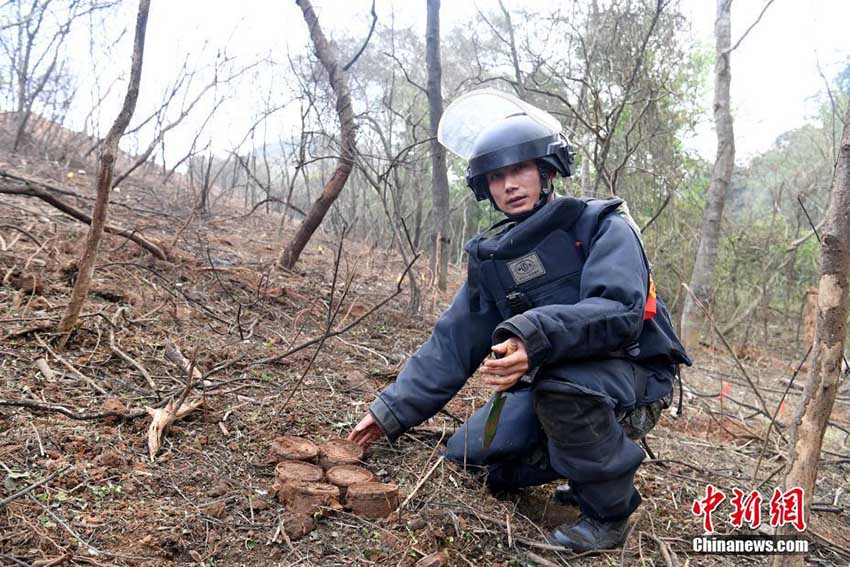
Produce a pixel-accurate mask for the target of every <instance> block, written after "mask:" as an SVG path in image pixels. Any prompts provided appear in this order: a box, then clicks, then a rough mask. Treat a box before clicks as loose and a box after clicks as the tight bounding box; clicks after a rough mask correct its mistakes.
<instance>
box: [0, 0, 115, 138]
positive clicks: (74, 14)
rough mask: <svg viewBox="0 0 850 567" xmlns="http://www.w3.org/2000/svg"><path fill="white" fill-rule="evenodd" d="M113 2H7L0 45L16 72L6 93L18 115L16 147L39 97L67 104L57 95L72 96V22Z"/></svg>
mask: <svg viewBox="0 0 850 567" xmlns="http://www.w3.org/2000/svg"><path fill="white" fill-rule="evenodd" d="M113 5H115V2H113V1H109V2H101V1H97V0H70V1H68V2H64V3H60V2H52V1H51V0H33V1H32V2H31V3H25V2H11V3H9V4H8V5H5V6H3V12H2V20H0V22H2V23H0V50H2V52H3V55H4V56H5V58H6V59H7V61H8V66H9V70H10V72H11V74H12V76H11V77H9V81H8V85H9V89H10V92H8V93H7V99H9V100H10V101H11V103H12V107H13V108H14V111H15V113H16V115H17V127H16V129H15V135H14V139H13V142H12V148H13V151H17V150H18V148H19V146H20V144H21V141H22V140H23V136H24V133H25V132H26V128H27V125H28V123H29V121H30V117H31V116H32V113H33V110H34V108H35V107H36V105H37V104H38V103H49V102H51V101H52V102H53V103H54V104H56V105H59V106H64V107H67V104H68V101H67V100H63V101H58V100H56V97H57V96H60V95H64V97H65V98H66V99H67V98H68V97H70V92H71V90H72V89H71V88H70V86H69V85H68V84H67V83H68V82H69V78H68V76H67V75H66V74H65V73H64V72H63V66H64V53H65V42H66V40H67V38H68V34H69V33H70V31H71V28H72V26H73V25H74V24H75V23H76V22H77V21H78V20H80V19H82V18H83V17H85V16H87V15H89V14H91V13H93V12H95V11H98V10H103V9H106V8H109V7H111V6H113ZM12 10H14V12H12Z"/></svg>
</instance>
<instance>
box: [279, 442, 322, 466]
mask: <svg viewBox="0 0 850 567" xmlns="http://www.w3.org/2000/svg"><path fill="white" fill-rule="evenodd" d="M318 454H319V448H318V447H316V444H315V443H313V442H312V441H308V440H307V439H304V438H303V437H295V436H293V435H281V436H280V437H275V439H274V441H272V444H271V446H270V447H269V461H271V462H272V463H279V462H280V461H309V460H312V459H315V458H316V455H318Z"/></svg>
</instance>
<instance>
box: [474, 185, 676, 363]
mask: <svg viewBox="0 0 850 567" xmlns="http://www.w3.org/2000/svg"><path fill="white" fill-rule="evenodd" d="M622 202H623V201H622V200H621V199H609V200H583V199H575V198H570V197H567V198H560V199H556V200H554V201H553V202H551V203H549V204H548V205H546V206H544V207H543V208H542V209H541V210H540V211H538V212H537V213H535V214H534V215H533V216H532V217H531V218H529V219H527V220H525V221H522V222H520V223H518V224H516V225H513V226H510V227H509V228H508V229H506V230H503V231H502V232H500V233H499V234H497V235H495V236H492V237H488V236H487V234H488V233H491V232H492V231H490V230H488V231H485V232H484V233H482V234H479V235H478V236H476V237H474V238H472V239H471V240H470V241H469V242H467V243H466V245H465V250H466V252H467V254H468V256H469V266H468V270H469V272H468V284H469V287H470V302H471V305H470V308H471V310H472V311H479V310H480V309H481V302H482V301H492V302H493V303H495V305H496V306H497V308H498V310H499V312H500V313H501V315H502V317H503V318H505V319H508V318H510V317H511V316H513V315H515V314H516V313H517V312H518V311H522V310H524V309H531V308H534V307H540V306H543V305H554V304H562V305H572V304H575V303H577V302H578V301H579V300H580V299H581V298H580V288H581V278H582V268H583V267H584V263H585V261H586V259H587V254H588V247H589V246H590V244H591V242H592V241H593V236H594V234H595V233H596V230H597V227H598V226H599V222H600V221H601V220H602V218H604V217H605V216H606V215H608V214H611V213H613V212H614V211H616V210H617V208H618V207H619V206H620V205H621V204H622ZM635 237H636V238H637V235H636V236H635ZM643 260H644V262H646V258H645V257H644V259H643ZM647 270H649V266H648V264H647ZM647 286H648V282H647ZM517 298H519V300H517ZM522 302H524V303H525V306H524V308H522V309H518V304H521V303H522ZM610 356H612V357H624V356H625V357H628V358H630V359H632V360H636V361H642V362H652V363H671V364H680V363H684V364H688V365H690V363H691V361H690V359H689V358H688V357H687V355H686V354H685V350H684V348H683V347H682V345H681V344H680V342H679V340H678V338H677V337H676V333H675V331H674V330H673V326H672V323H671V321H670V316H669V314H668V313H667V309H666V307H665V306H664V303H663V302H662V301H661V299H660V298H658V305H657V313H656V315H655V316H654V317H653V318H652V319H648V320H645V321H644V322H643V328H642V331H641V334H640V337H639V341H638V343H637V344H634V345H626V347H625V348H624V350H623V351H618V352H612V353H610Z"/></svg>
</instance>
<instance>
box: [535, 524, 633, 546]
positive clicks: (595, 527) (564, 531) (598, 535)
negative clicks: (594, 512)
mask: <svg viewBox="0 0 850 567" xmlns="http://www.w3.org/2000/svg"><path fill="white" fill-rule="evenodd" d="M628 528H629V519H628V518H623V519H622V520H617V521H614V522H603V521H600V520H594V519H593V518H591V517H590V516H585V515H582V516H580V517H579V519H578V521H577V522H576V523H574V524H570V525H568V524H564V525H562V526H559V527H558V528H555V531H553V532H552V535H550V536H549V538H548V539H549V543H551V544H553V545H561V546H563V547H565V548H567V549H570V550H572V551H573V552H575V553H583V552H585V551H592V550H596V549H614V548H617V547H620V546H621V545H622V544H623V542H624V541H625V540H626V535H627V534H628V531H629V529H628Z"/></svg>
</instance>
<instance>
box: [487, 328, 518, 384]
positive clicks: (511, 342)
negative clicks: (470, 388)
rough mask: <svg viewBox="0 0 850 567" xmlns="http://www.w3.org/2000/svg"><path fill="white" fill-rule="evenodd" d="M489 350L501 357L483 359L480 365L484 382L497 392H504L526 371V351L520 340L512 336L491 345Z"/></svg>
mask: <svg viewBox="0 0 850 567" xmlns="http://www.w3.org/2000/svg"><path fill="white" fill-rule="evenodd" d="M491 350H492V351H493V352H494V353H496V354H498V355H502V357H501V358H488V359H487V360H485V361H484V364H483V365H482V367H481V372H482V376H483V378H484V383H485V384H488V385H490V386H494V388H493V389H494V390H496V391H497V392H504V391H505V390H508V389H510V388H512V387H513V385H514V384H516V383H517V382H518V381H519V379H520V378H522V376H523V374H525V373H526V372H528V352H526V350H525V345H524V344H522V341H521V340H519V339H517V338H514V337H511V338H510V339H508V340H506V341H505V342H502V343H499V344H497V345H493V347H492V348H491Z"/></svg>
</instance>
